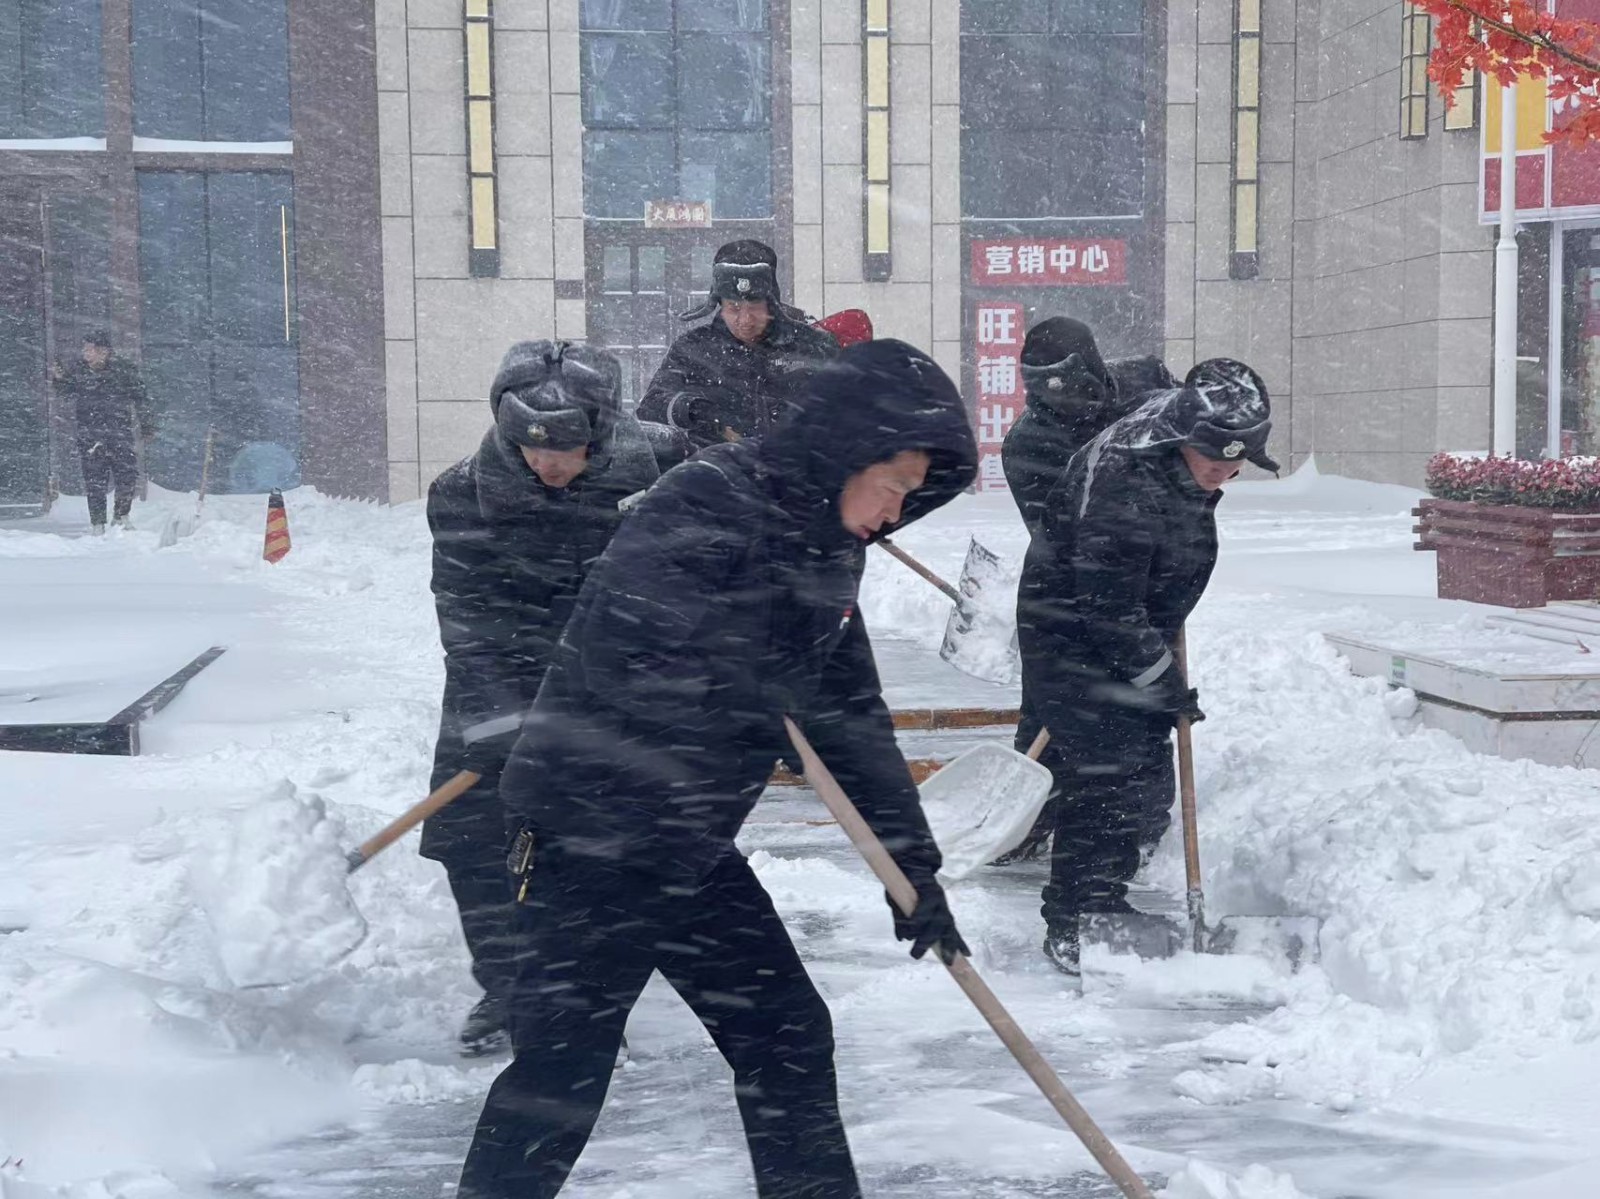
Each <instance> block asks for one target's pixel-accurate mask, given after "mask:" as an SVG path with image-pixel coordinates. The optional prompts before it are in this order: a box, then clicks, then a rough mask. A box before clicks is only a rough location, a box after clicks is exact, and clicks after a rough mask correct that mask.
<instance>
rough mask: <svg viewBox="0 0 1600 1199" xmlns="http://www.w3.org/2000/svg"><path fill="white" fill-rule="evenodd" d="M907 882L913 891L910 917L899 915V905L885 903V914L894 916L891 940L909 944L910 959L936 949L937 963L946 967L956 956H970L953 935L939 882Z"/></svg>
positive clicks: (953, 921) (928, 878)
mask: <svg viewBox="0 0 1600 1199" xmlns="http://www.w3.org/2000/svg"><path fill="white" fill-rule="evenodd" d="M911 881H912V885H913V886H915V887H916V889H917V906H916V910H915V911H913V912H912V913H911V915H909V916H906V915H902V914H901V911H900V908H899V905H897V904H896V903H895V901H894V900H893V899H890V900H889V910H890V911H891V912H893V913H894V939H895V940H896V941H910V942H911V956H912V957H914V958H921V957H922V955H923V954H925V953H927V952H928V950H930V949H937V950H938V952H939V960H940V961H942V962H943V963H944V964H945V965H947V966H948V965H949V964H950V963H951V962H953V961H955V957H956V954H958V953H960V954H967V955H970V954H971V952H972V951H971V950H969V949H968V948H967V943H966V942H965V941H963V940H962V939H961V934H960V933H959V932H957V931H956V918H955V917H954V916H952V915H951V914H950V905H949V904H948V903H947V902H946V901H945V897H944V888H943V887H941V886H940V885H939V880H938V879H936V878H934V877H933V876H932V875H925V876H923V877H922V878H913V879H912V880H911Z"/></svg>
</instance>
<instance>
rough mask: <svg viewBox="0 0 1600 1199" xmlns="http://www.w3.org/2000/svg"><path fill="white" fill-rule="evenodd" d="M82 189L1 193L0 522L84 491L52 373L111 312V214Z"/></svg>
mask: <svg viewBox="0 0 1600 1199" xmlns="http://www.w3.org/2000/svg"><path fill="white" fill-rule="evenodd" d="M76 186H77V185H74V187H73V188H70V189H69V187H68V186H67V185H66V184H65V183H58V184H56V185H55V186H52V185H51V184H49V183H46V182H45V181H41V180H29V179H20V180H9V181H6V182H5V183H4V184H3V185H0V515H9V516H26V515H33V514H38V513H42V512H44V511H45V510H47V509H48V508H49V506H50V503H51V501H52V500H53V498H54V496H55V494H56V493H57V491H66V492H70V493H77V492H80V491H81V490H82V480H81V473H80V470H79V467H78V457H77V452H76V441H75V438H74V436H73V424H72V418H73V414H72V413H71V412H70V411H68V410H66V408H65V407H64V405H62V404H61V403H59V402H58V398H57V393H56V391H55V387H54V380H53V378H52V374H53V372H52V369H51V368H52V365H53V364H56V363H61V364H62V365H65V364H66V363H68V362H70V361H71V360H72V359H74V358H76V357H77V356H78V354H79V353H80V352H81V350H82V345H83V338H84V335H85V334H86V333H88V332H89V331H90V330H92V329H98V328H105V327H106V326H107V325H108V324H109V315H110V308H111V305H110V281H109V278H108V273H107V262H108V254H109V232H108V220H109V209H108V206H107V204H106V202H105V201H104V200H103V199H101V198H100V197H99V196H97V195H94V194H89V193H87V192H84V191H79V190H76V189H75V188H76ZM118 349H119V351H122V352H126V350H125V348H124V347H118Z"/></svg>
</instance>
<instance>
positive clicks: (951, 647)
mask: <svg viewBox="0 0 1600 1199" xmlns="http://www.w3.org/2000/svg"><path fill="white" fill-rule="evenodd" d="M878 544H879V545H881V546H882V547H883V548H884V549H886V550H888V551H889V553H890V554H892V555H893V556H894V557H895V558H897V559H899V560H900V561H901V562H902V563H904V564H905V565H906V566H908V567H909V568H910V569H911V570H913V571H915V572H916V573H917V574H919V575H921V576H922V577H923V578H924V579H927V580H928V582H930V583H932V584H933V585H934V586H935V587H937V588H938V589H939V590H940V591H942V592H944V593H945V595H947V596H949V597H950V600H951V602H952V603H954V604H955V608H954V609H952V611H951V613H950V619H949V620H948V621H946V622H945V626H944V642H943V644H941V645H940V646H939V656H940V657H941V658H943V659H944V660H945V661H946V662H948V663H950V665H952V666H954V667H955V668H956V669H957V670H960V671H962V672H964V673H966V674H970V675H971V676H972V677H973V678H975V679H982V680H983V681H984V682H986V683H999V684H1001V685H1005V684H1008V683H1011V682H1013V681H1014V680H1015V679H1016V677H1017V645H1016V641H1017V631H1016V628H1015V626H1014V622H1013V621H1012V620H1009V619H1007V616H1006V614H1005V613H1004V612H1002V611H996V610H994V605H993V604H987V605H986V604H984V603H983V602H982V597H983V592H984V589H985V588H986V587H988V586H990V585H991V584H994V583H996V582H997V581H998V580H999V579H1000V578H1001V576H1002V575H1003V574H1004V568H1003V567H1002V565H1001V562H1000V556H999V555H998V554H996V553H994V552H993V551H992V550H990V549H987V548H986V547H985V546H984V545H983V544H982V543H981V542H979V541H978V539H977V538H976V537H974V538H972V540H971V541H970V542H969V543H968V545H967V557H966V561H965V562H963V563H962V565H961V581H960V584H959V586H956V587H952V586H951V585H950V584H949V583H947V582H945V580H944V579H942V578H940V577H939V576H938V575H936V574H934V573H933V571H931V570H929V569H928V568H927V567H926V566H924V565H923V564H922V563H921V562H918V561H917V560H916V559H915V558H914V557H912V556H911V555H910V554H908V553H906V551H905V550H903V549H901V548H900V547H899V546H898V545H896V544H895V543H894V542H892V541H890V540H889V539H888V538H887V537H880V538H879V539H878Z"/></svg>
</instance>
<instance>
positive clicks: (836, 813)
mask: <svg viewBox="0 0 1600 1199" xmlns="http://www.w3.org/2000/svg"><path fill="white" fill-rule="evenodd" d="M783 723H784V727H785V728H786V729H787V730H788V733H789V740H790V741H791V742H793V744H794V747H795V750H796V752H798V753H799V755H800V761H801V763H802V764H803V765H804V767H805V775H806V781H807V782H809V783H810V784H811V786H812V787H813V788H814V789H815V791H816V793H817V795H818V796H819V797H820V798H821V799H822V802H823V803H824V804H825V805H826V806H827V809H828V811H830V812H832V813H833V817H834V819H835V820H837V821H838V822H839V825H840V827H841V828H843V829H844V831H845V833H846V835H848V836H849V838H850V841H851V843H852V844H853V845H854V846H855V847H856V849H857V850H858V851H860V853H861V856H862V857H863V858H865V859H866V860H867V865H868V866H870V867H872V872H873V873H874V874H876V875H877V876H878V880H879V881H880V882H882V883H883V885H884V888H885V889H886V890H887V891H888V892H889V897H890V898H891V899H893V900H894V904H895V906H896V907H897V908H899V909H900V911H901V912H903V913H904V914H905V915H907V916H909V915H911V913H912V912H913V911H914V910H915V909H916V906H917V891H916V888H915V887H913V886H912V885H911V880H910V879H908V878H906V876H905V873H904V872H903V871H902V870H901V869H900V867H899V865H898V864H896V862H895V860H894V859H893V858H892V857H890V856H889V851H888V850H886V849H884V847H883V842H881V841H879V840H878V838H877V836H876V835H875V834H874V833H873V831H872V829H871V828H870V827H868V825H867V822H866V821H865V820H863V819H862V818H861V813H860V812H858V811H856V807H855V805H854V804H853V803H851V802H850V798H849V797H848V796H847V795H845V793H844V790H843V789H842V788H841V787H840V786H839V784H838V781H837V780H835V779H834V777H833V775H832V774H831V773H829V771H828V768H827V767H826V766H825V765H823V763H822V759H821V758H819V757H817V751H816V750H814V749H812V748H811V743H810V742H809V741H807V740H806V738H805V734H803V733H802V732H801V731H800V729H799V726H797V725H796V724H795V722H794V721H793V720H791V719H790V718H789V717H787V716H785V717H784V719H783ZM1017 756H1018V757H1019V758H1020V757H1022V755H1021V754H1018V755H1017ZM1024 760H1025V759H1024ZM1041 769H1042V768H1041ZM945 969H946V970H948V971H949V972H950V977H951V978H953V979H955V980H956V985H957V986H959V987H960V988H961V989H962V991H963V992H965V993H966V996H967V998H968V999H970V1000H972V1003H973V1006H974V1007H976V1008H977V1009H978V1011H979V1013H980V1014H981V1015H982V1016H983V1018H984V1020H986V1021H987V1022H988V1024H989V1027H990V1028H992V1029H994V1031H995V1035H996V1036H998V1037H999V1038H1000V1040H1001V1041H1003V1042H1004V1043H1005V1047H1006V1048H1007V1049H1009V1050H1010V1051H1011V1055H1012V1056H1013V1057H1015V1058H1016V1059H1017V1063H1018V1064H1019V1065H1020V1066H1021V1067H1022V1068H1023V1069H1024V1070H1025V1071H1027V1074H1028V1077H1029V1078H1031V1079H1033V1081H1034V1084H1035V1085H1036V1086H1037V1087H1038V1088H1039V1090H1040V1091H1041V1092H1043V1093H1044V1097H1045V1098H1046V1099H1048V1100H1049V1101H1050V1106H1051V1107H1053V1108H1055V1109H1056V1113H1057V1114H1058V1115H1059V1116H1060V1117H1061V1118H1062V1120H1064V1121H1065V1122H1066V1125H1067V1127H1068V1128H1070V1129H1071V1130H1072V1131H1073V1133H1074V1135H1076V1136H1077V1138H1078V1140H1080V1141H1082V1142H1083V1147H1084V1148H1085V1149H1087V1150H1088V1151H1089V1152H1090V1154H1092V1155H1093V1157H1094V1159H1095V1161H1097V1162H1098V1163H1099V1164H1100V1168H1101V1169H1103V1170H1104V1171H1105V1172H1106V1176H1107V1177H1109V1178H1110V1179H1111V1180H1112V1181H1113V1182H1114V1183H1116V1184H1117V1188H1118V1189H1119V1190H1120V1191H1121V1192H1122V1194H1123V1195H1124V1196H1125V1197H1126V1199H1153V1196H1152V1195H1151V1193H1150V1189H1149V1188H1148V1187H1147V1186H1145V1183H1144V1180H1143V1179H1142V1178H1140V1177H1139V1175H1138V1174H1136V1173H1134V1171H1133V1167H1131V1166H1130V1165H1128V1163H1127V1160H1126V1159H1125V1158H1124V1157H1123V1156H1122V1154H1121V1153H1120V1152H1118V1150H1117V1147H1116V1146H1115V1145H1113V1144H1112V1143H1111V1140H1110V1138H1108V1137H1107V1136H1106V1134H1105V1133H1103V1132H1101V1131H1100V1127H1099V1125H1097V1124H1096V1123H1095V1122H1094V1120H1093V1118H1092V1117H1090V1115H1089V1113H1088V1112H1086V1111H1085V1110H1084V1109H1083V1106H1082V1104H1080V1103H1079V1102H1078V1101H1077V1099H1076V1098H1074V1097H1073V1094H1072V1092H1071V1091H1069V1090H1067V1087H1066V1084H1065V1083H1063V1082H1062V1081H1061V1078H1060V1076H1059V1075H1058V1074H1056V1072H1055V1071H1054V1070H1052V1069H1051V1068H1050V1063H1049V1062H1047V1061H1045V1059H1044V1055H1043V1054H1041V1053H1040V1052H1039V1050H1038V1049H1037V1048H1036V1047H1035V1046H1034V1044H1033V1042H1032V1041H1030V1040H1029V1039H1028V1034H1027V1033H1025V1032H1023V1031H1022V1029H1021V1027H1020V1026H1019V1025H1018V1024H1017V1022H1016V1021H1015V1020H1014V1019H1012V1017H1011V1013H1010V1012H1008V1011H1006V1009H1005V1007H1004V1005H1002V1004H1001V1002H1000V1000H999V998H998V997H997V996H996V995H995V993H994V992H993V991H991V990H990V989H989V985H988V984H987V983H985V982H984V981H983V979H982V978H981V977H980V976H979V974H978V972H977V971H976V970H974V969H973V968H972V963H971V962H970V961H969V960H968V959H967V958H966V957H965V956H964V955H961V954H957V955H956V956H955V958H954V959H953V960H951V961H949V962H946V963H945Z"/></svg>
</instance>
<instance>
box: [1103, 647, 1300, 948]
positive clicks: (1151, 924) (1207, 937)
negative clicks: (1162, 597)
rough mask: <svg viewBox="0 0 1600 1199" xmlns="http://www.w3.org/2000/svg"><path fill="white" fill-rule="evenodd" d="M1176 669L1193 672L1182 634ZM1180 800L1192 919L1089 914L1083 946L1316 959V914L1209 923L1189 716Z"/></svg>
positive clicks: (1182, 730) (1181, 754) (1182, 721)
mask: <svg viewBox="0 0 1600 1199" xmlns="http://www.w3.org/2000/svg"><path fill="white" fill-rule="evenodd" d="M1173 657H1174V659H1175V664H1174V665H1175V668H1176V669H1177V670H1180V671H1182V672H1183V676H1184V678H1185V679H1187V678H1188V675H1189V665H1188V657H1187V654H1186V653H1185V645H1184V634H1183V631H1182V630H1181V629H1180V630H1179V632H1178V639H1177V644H1176V645H1175V646H1174V647H1173ZM1177 733H1178V800H1179V811H1180V812H1181V814H1182V824H1183V864H1184V873H1185V876H1186V879H1187V884H1188V893H1187V895H1186V896H1185V899H1186V902H1187V906H1188V921H1187V923H1186V924H1185V923H1182V922H1179V921H1176V920H1173V919H1170V918H1168V917H1166V916H1161V915H1156V914H1154V913H1145V912H1127V913H1123V912H1119V913H1107V914H1100V915H1086V916H1083V917H1081V918H1080V920H1079V926H1078V939H1079V943H1080V945H1083V946H1089V945H1103V946H1105V947H1106V948H1107V949H1110V950H1111V951H1112V952H1114V953H1118V952H1120V953H1135V954H1137V955H1138V956H1139V957H1141V958H1169V957H1174V956H1176V955H1177V954H1179V953H1181V952H1183V951H1184V950H1185V949H1188V950H1192V951H1193V952H1195V953H1249V954H1252V955H1255V956H1260V957H1266V958H1270V959H1273V960H1275V961H1277V962H1280V963H1282V964H1283V965H1286V966H1287V967H1288V968H1289V969H1290V970H1298V969H1299V968H1300V967H1301V966H1303V965H1307V964H1310V963H1314V962H1316V961H1317V960H1318V958H1319V956H1320V953H1321V949H1320V945H1319V936H1320V933H1321V921H1320V920H1318V919H1317V918H1316V917H1315V916H1292V915H1284V916H1243V915H1240V916H1224V917H1223V918H1222V919H1221V920H1219V921H1217V922H1216V923H1215V924H1209V923H1207V921H1206V913H1205V895H1204V892H1203V891H1202V888H1201V875H1200V833H1199V828H1198V824H1197V820H1196V814H1195V786H1194V739H1193V735H1192V729H1191V727H1190V722H1189V718H1188V717H1187V716H1179V717H1178V721H1177Z"/></svg>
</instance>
